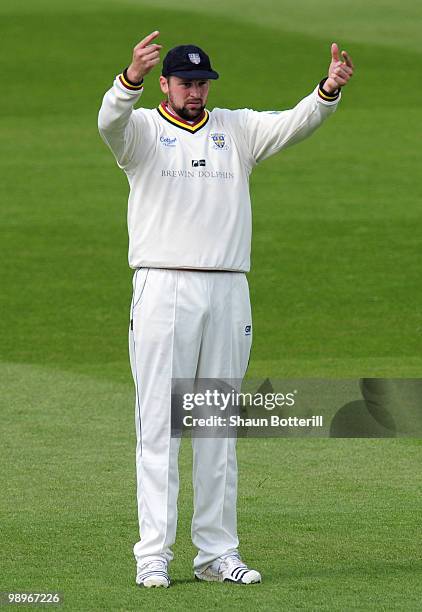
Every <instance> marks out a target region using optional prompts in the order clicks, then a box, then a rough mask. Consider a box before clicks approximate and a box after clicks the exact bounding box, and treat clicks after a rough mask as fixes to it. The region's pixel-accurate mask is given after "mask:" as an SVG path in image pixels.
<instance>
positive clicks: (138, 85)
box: [117, 68, 144, 91]
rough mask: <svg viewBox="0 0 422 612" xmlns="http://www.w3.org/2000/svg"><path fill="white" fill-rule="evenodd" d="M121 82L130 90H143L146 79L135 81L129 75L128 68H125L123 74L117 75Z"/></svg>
mask: <svg viewBox="0 0 422 612" xmlns="http://www.w3.org/2000/svg"><path fill="white" fill-rule="evenodd" d="M117 78H118V79H119V81H120V83H121V84H122V85H123V87H124V88H125V89H129V91H141V90H142V89H143V88H144V79H142V81H140V82H139V83H134V82H133V81H131V80H130V79H128V77H127V68H125V69H124V70H123V72H122V73H121V74H119V75H118V77H117Z"/></svg>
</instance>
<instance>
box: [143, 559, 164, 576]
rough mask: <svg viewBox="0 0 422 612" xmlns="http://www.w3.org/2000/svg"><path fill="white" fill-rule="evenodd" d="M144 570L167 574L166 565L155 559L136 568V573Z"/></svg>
mask: <svg viewBox="0 0 422 612" xmlns="http://www.w3.org/2000/svg"><path fill="white" fill-rule="evenodd" d="M146 569H148V570H151V571H154V570H160V571H164V572H167V563H166V562H165V561H161V560H159V559H155V560H154V561H146V562H145V563H144V564H143V565H140V566H139V567H138V573H140V572H143V571H144V570H146Z"/></svg>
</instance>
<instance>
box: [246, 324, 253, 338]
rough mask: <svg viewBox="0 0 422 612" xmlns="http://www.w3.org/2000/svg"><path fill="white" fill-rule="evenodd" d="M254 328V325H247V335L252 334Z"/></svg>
mask: <svg viewBox="0 0 422 612" xmlns="http://www.w3.org/2000/svg"><path fill="white" fill-rule="evenodd" d="M251 330H252V325H245V336H250V335H251Z"/></svg>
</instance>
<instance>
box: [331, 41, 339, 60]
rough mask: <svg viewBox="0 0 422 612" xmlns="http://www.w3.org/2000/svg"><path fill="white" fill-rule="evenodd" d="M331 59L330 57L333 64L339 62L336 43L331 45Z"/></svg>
mask: <svg viewBox="0 0 422 612" xmlns="http://www.w3.org/2000/svg"><path fill="white" fill-rule="evenodd" d="M331 57H332V59H333V61H335V62H337V61H338V60H339V54H338V45H337V43H333V44H332V45H331Z"/></svg>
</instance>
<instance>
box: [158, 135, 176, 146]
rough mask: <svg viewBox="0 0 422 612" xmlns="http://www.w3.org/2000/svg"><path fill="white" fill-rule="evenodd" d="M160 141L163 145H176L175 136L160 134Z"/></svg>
mask: <svg viewBox="0 0 422 612" xmlns="http://www.w3.org/2000/svg"><path fill="white" fill-rule="evenodd" d="M160 142H161V144H162V145H163V146H164V147H175V146H176V142H177V138H176V137H174V138H169V137H168V136H161V137H160Z"/></svg>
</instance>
